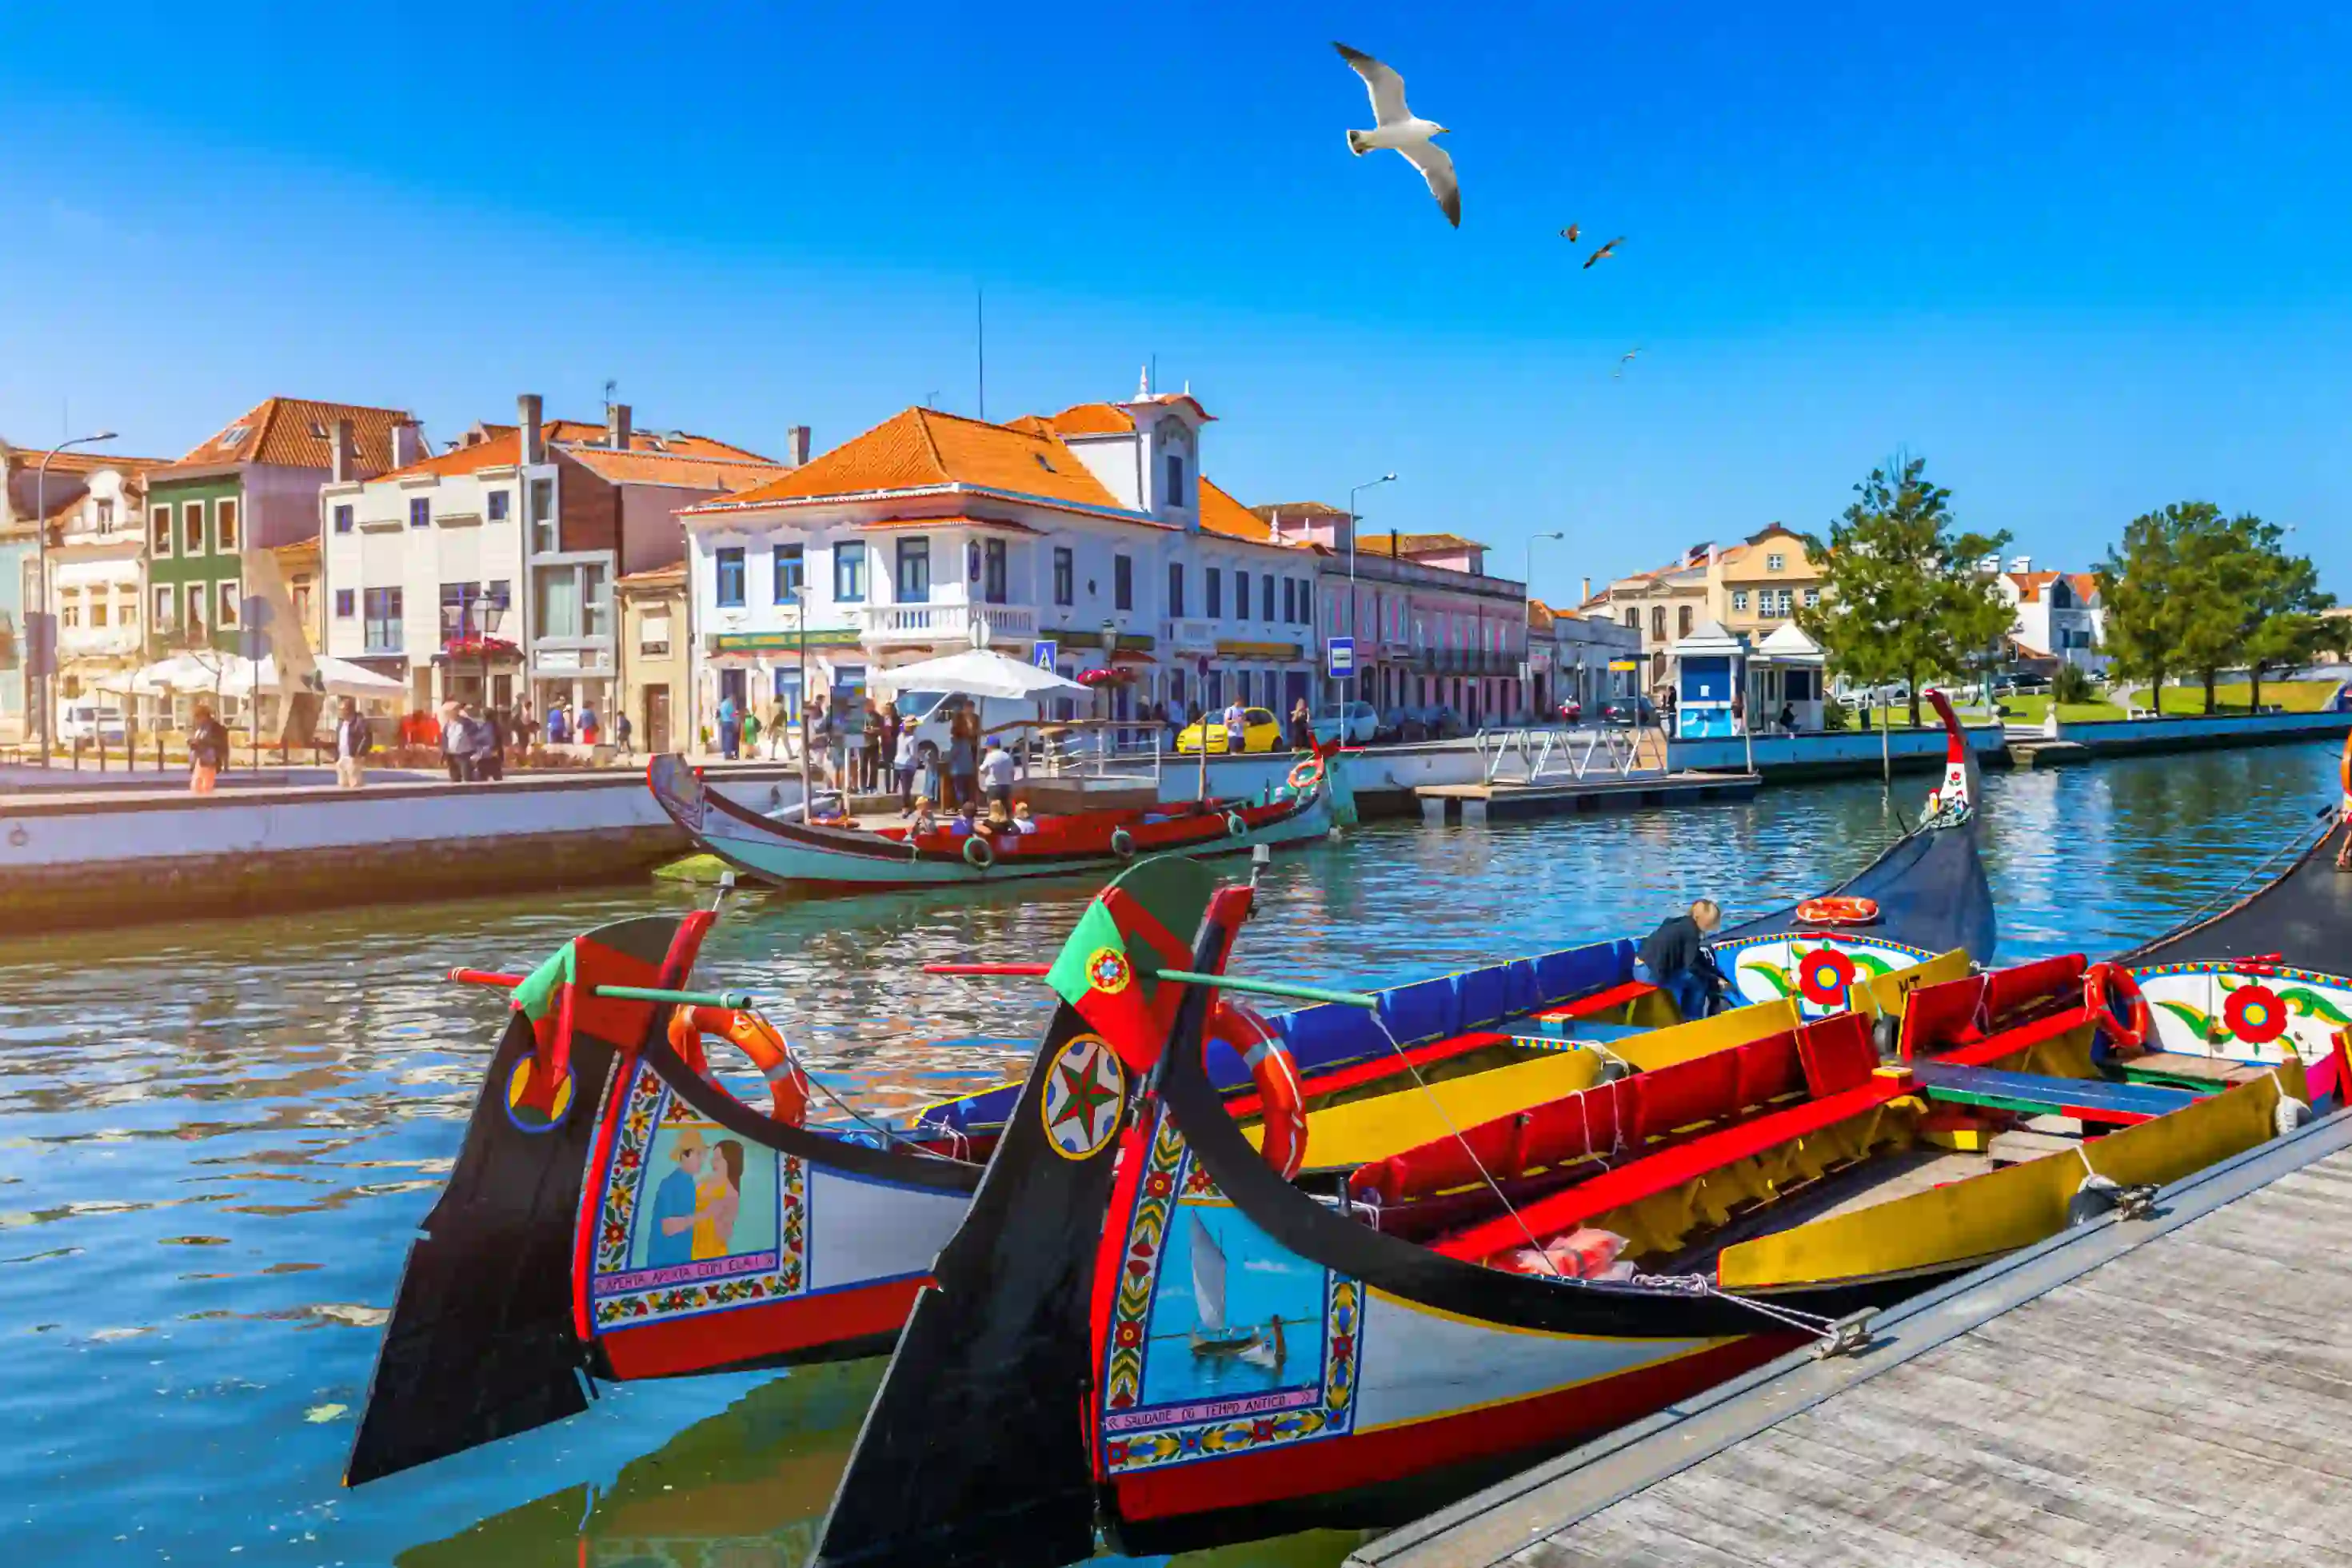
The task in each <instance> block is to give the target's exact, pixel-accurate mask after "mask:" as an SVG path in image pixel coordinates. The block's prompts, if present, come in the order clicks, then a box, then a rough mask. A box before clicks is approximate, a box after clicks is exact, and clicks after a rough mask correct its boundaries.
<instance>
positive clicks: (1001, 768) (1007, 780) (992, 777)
mask: <svg viewBox="0 0 2352 1568" xmlns="http://www.w3.org/2000/svg"><path fill="white" fill-rule="evenodd" d="M980 782H981V785H982V788H984V789H986V790H987V792H988V803H989V804H990V805H991V806H1003V807H1005V808H1007V809H1008V810H1009V809H1010V808H1011V807H1012V805H1013V753H1011V752H1009V751H1007V750H1005V749H1004V742H1003V741H1002V740H1000V739H998V738H997V737H994V736H991V737H989V739H988V755H987V756H985V757H983V758H981V759H980ZM992 814H993V813H992Z"/></svg>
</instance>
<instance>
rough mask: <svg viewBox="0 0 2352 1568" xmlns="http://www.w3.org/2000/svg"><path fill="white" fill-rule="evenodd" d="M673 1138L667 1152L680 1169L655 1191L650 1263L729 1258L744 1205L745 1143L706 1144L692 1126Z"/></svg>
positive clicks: (648, 1243)
mask: <svg viewBox="0 0 2352 1568" xmlns="http://www.w3.org/2000/svg"><path fill="white" fill-rule="evenodd" d="M672 1137H673V1139H674V1141H673V1142H672V1143H671V1145H670V1148H669V1154H670V1158H671V1159H672V1160H673V1161H675V1162H676V1164H677V1169H675V1170H673V1171H671V1172H670V1173H669V1175H667V1176H664V1177H663V1178H662V1180H661V1185H660V1186H657V1187H656V1188H655V1189H654V1202H653V1214H652V1225H651V1227H650V1228H649V1230H648V1232H647V1233H646V1265H647V1266H649V1267H652V1268H656V1269H659V1268H664V1267H667V1266H668V1265H671V1264H676V1263H697V1262H700V1261H702V1260H705V1259H710V1258H724V1257H726V1256H728V1254H729V1253H730V1251H732V1250H733V1248H734V1240H735V1218H736V1215H737V1214H738V1212H739V1211H740V1209H741V1207H742V1201H743V1145H741V1144H740V1143H738V1142H737V1141H736V1140H734V1139H733V1138H721V1139H720V1140H719V1142H718V1143H717V1144H715V1145H714V1144H708V1143H706V1142H705V1141H704V1139H703V1136H702V1134H701V1132H700V1131H699V1130H698V1129H697V1128H694V1127H684V1128H680V1129H678V1130H677V1132H676V1133H674V1134H672Z"/></svg>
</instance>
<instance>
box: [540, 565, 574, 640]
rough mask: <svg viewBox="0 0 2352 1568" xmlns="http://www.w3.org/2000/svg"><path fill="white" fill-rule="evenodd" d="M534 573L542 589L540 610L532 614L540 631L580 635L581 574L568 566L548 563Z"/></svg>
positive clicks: (546, 633)
mask: <svg viewBox="0 0 2352 1568" xmlns="http://www.w3.org/2000/svg"><path fill="white" fill-rule="evenodd" d="M532 575H533V580H535V581H536V582H537V584H538V591H539V613H538V614H537V615H536V616H534V617H532V620H533V622H534V623H535V624H536V626H537V629H538V630H537V634H538V635H539V636H541V637H577V636H579V635H580V574H579V573H578V572H577V571H576V570H573V569H572V568H571V567H568V566H546V567H541V568H540V569H538V570H537V571H536V572H534V573H533V574H532Z"/></svg>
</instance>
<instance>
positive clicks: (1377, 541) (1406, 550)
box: [1356, 533, 1486, 556]
mask: <svg viewBox="0 0 2352 1568" xmlns="http://www.w3.org/2000/svg"><path fill="white" fill-rule="evenodd" d="M1393 539H1394V542H1393V544H1391V536H1390V535H1388V534H1385V533H1379V534H1366V533H1360V534H1358V535H1357V536H1356V549H1359V550H1360V551H1362V552H1363V553H1364V554H1366V555H1398V556H1416V555H1434V554H1436V553H1438V552H1439V551H1446V552H1449V553H1450V552H1452V551H1454V550H1465V549H1486V546H1485V545H1482V544H1480V543H1479V542H1478V541H1477V540H1476V539H1465V538H1463V537H1462V536H1461V535H1460V534H1397V535H1395V536H1393Z"/></svg>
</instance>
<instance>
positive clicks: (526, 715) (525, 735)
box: [514, 701, 539, 751]
mask: <svg viewBox="0 0 2352 1568" xmlns="http://www.w3.org/2000/svg"><path fill="white" fill-rule="evenodd" d="M514 744H515V749H516V750H517V751H528V750H530V748H531V747H534V746H537V745H538V744H539V725H538V723H537V721H535V720H534V719H533V718H532V717H531V716H530V703H529V702H528V701H523V702H519V703H517V704H515V706H514Z"/></svg>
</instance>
